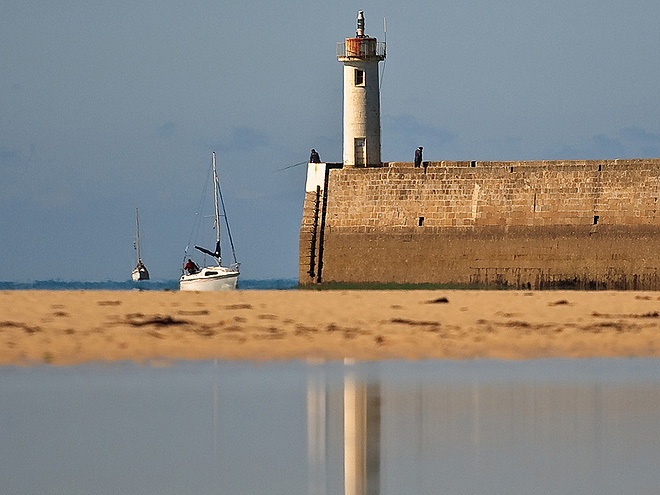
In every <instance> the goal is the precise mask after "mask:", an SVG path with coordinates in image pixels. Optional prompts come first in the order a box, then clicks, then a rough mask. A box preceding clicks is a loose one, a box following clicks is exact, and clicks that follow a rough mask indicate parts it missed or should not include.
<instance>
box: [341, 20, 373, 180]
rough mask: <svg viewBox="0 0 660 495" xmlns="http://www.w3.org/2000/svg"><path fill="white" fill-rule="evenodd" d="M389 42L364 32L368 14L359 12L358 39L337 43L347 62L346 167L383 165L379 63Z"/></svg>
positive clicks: (345, 104) (345, 95)
mask: <svg viewBox="0 0 660 495" xmlns="http://www.w3.org/2000/svg"><path fill="white" fill-rule="evenodd" d="M384 59H385V43H383V42H381V43H379V42H377V41H376V38H370V37H369V36H366V35H365V34H364V13H363V12H362V11H359V12H358V17H357V32H356V35H355V38H346V41H345V42H339V43H338V44H337V60H339V61H340V62H343V63H344V129H343V134H344V157H343V161H344V167H369V166H372V167H374V166H375V167H380V165H381V161H380V89H379V87H378V86H379V84H378V62H380V61H381V60H384Z"/></svg>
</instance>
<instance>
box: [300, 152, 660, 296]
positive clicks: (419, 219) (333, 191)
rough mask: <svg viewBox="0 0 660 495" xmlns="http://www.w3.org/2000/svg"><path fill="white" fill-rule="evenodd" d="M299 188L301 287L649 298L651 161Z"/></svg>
mask: <svg viewBox="0 0 660 495" xmlns="http://www.w3.org/2000/svg"><path fill="white" fill-rule="evenodd" d="M309 189H310V188H308V192H307V193H306V198H305V206H304V212H303V221H302V225H301V230H300V270H299V281H300V283H301V284H308V283H317V282H349V283H360V282H376V283H378V282H381V283H389V282H395V283H446V284H478V285H503V286H513V287H519V288H533V289H542V288H551V287H560V286H561V287H566V286H574V287H578V288H603V289H660V278H659V276H658V267H659V266H660V211H659V205H658V200H659V199H660V159H645V160H586V161H533V162H425V163H424V166H423V167H420V168H414V166H413V164H412V163H386V164H384V166H383V167H373V168H350V169H348V168H332V167H329V168H328V170H327V173H326V177H325V181H324V183H323V184H319V187H318V190H316V191H309ZM310 267H311V269H310Z"/></svg>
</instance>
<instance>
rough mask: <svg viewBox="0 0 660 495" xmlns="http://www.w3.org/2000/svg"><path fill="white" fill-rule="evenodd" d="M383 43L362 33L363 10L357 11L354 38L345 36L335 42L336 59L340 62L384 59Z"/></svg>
mask: <svg viewBox="0 0 660 495" xmlns="http://www.w3.org/2000/svg"><path fill="white" fill-rule="evenodd" d="M385 55H386V53H385V43H384V42H379V41H377V40H376V38H371V37H369V36H367V35H365V34H364V12H363V11H361V10H360V11H359V12H358V16H357V29H356V31H355V38H346V40H345V41H340V42H339V43H337V59H338V60H339V61H340V62H347V61H351V60H365V61H366V60H376V61H380V60H384V59H385Z"/></svg>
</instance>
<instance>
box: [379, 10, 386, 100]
mask: <svg viewBox="0 0 660 495" xmlns="http://www.w3.org/2000/svg"><path fill="white" fill-rule="evenodd" d="M383 41H384V42H385V46H387V19H386V18H385V16H383ZM386 63H387V60H386V59H383V66H382V67H381V69H380V81H378V89H379V90H380V89H381V88H382V87H383V75H384V74H385V64H386Z"/></svg>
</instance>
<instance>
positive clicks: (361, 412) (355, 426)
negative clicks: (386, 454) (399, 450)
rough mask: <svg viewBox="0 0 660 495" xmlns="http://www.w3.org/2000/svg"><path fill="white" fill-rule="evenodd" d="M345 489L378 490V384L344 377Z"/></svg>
mask: <svg viewBox="0 0 660 495" xmlns="http://www.w3.org/2000/svg"><path fill="white" fill-rule="evenodd" d="M344 490H345V491H344V493H345V494H346V495H367V494H378V493H380V386H379V385H369V386H366V385H365V384H363V383H356V381H355V379H354V377H353V376H351V375H349V374H347V375H346V377H345V380H344Z"/></svg>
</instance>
